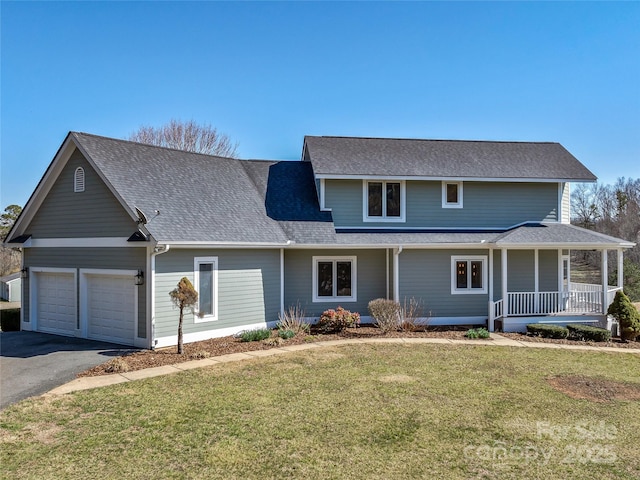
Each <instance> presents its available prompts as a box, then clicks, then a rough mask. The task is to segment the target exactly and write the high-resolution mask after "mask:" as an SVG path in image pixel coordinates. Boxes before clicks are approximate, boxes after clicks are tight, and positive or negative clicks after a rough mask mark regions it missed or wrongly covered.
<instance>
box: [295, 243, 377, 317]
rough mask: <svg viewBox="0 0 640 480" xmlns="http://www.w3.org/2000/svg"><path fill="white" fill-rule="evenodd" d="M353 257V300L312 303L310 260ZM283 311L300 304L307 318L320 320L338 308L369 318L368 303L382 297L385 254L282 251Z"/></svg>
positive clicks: (340, 251)
mask: <svg viewBox="0 0 640 480" xmlns="http://www.w3.org/2000/svg"><path fill="white" fill-rule="evenodd" d="M314 256H326V257H331V256H333V257H347V256H355V257H356V268H357V280H356V281H357V284H356V288H357V292H356V293H357V295H356V297H357V298H356V301H355V302H351V301H337V300H330V301H327V302H313V257H314ZM284 264H285V267H284V268H285V289H284V291H285V308H287V307H288V306H291V305H296V304H299V305H300V306H301V307H302V309H303V310H304V311H305V315H306V316H307V317H319V316H320V315H321V314H322V312H324V311H325V310H327V309H329V308H336V307H338V306H341V307H343V308H345V309H347V310H350V311H352V312H358V313H359V314H360V315H362V316H367V315H369V312H368V304H369V302H370V301H371V300H373V299H374V298H385V296H386V294H387V286H386V264H387V260H386V254H385V250H384V249H380V250H287V251H285V262H284Z"/></svg>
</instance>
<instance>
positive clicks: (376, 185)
mask: <svg viewBox="0 0 640 480" xmlns="http://www.w3.org/2000/svg"><path fill="white" fill-rule="evenodd" d="M363 197H364V198H363V204H364V212H363V213H364V215H363V220H364V221H365V222H404V218H405V182H404V181H379V180H372V181H365V182H364V187H363Z"/></svg>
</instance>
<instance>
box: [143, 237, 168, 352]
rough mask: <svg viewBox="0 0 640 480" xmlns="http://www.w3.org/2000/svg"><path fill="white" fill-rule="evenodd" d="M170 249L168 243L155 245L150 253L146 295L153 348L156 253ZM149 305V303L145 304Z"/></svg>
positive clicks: (160, 253) (154, 335)
mask: <svg viewBox="0 0 640 480" xmlns="http://www.w3.org/2000/svg"><path fill="white" fill-rule="evenodd" d="M170 249H171V246H170V245H156V246H155V247H154V249H153V252H152V253H151V255H150V258H151V260H150V267H149V270H150V272H151V274H150V275H149V278H150V280H149V290H150V291H149V292H148V295H147V298H148V299H149V300H148V301H149V302H150V308H149V310H148V311H150V312H151V315H150V320H151V321H150V322H149V329H148V330H149V335H150V336H149V343H150V345H149V346H150V348H154V347H155V344H156V257H157V256H158V255H162V254H163V253H167V252H168V251H169V250H170ZM147 305H149V304H147Z"/></svg>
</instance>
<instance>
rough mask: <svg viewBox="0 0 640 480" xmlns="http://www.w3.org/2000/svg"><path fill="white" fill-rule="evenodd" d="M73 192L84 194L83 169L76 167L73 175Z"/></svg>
mask: <svg viewBox="0 0 640 480" xmlns="http://www.w3.org/2000/svg"><path fill="white" fill-rule="evenodd" d="M73 191H74V192H84V168H82V167H78V168H76V171H75V173H74V175H73Z"/></svg>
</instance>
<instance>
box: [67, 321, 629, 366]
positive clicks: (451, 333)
mask: <svg viewBox="0 0 640 480" xmlns="http://www.w3.org/2000/svg"><path fill="white" fill-rule="evenodd" d="M469 328H471V327H470V326H457V327H456V326H454V327H427V329H426V330H421V331H415V332H388V333H383V332H381V331H380V329H378V328H376V327H373V326H368V325H363V326H359V327H358V328H348V329H346V330H344V331H342V332H339V333H331V334H326V333H320V332H318V331H316V330H314V329H313V328H312V330H311V332H310V334H308V335H304V334H300V335H296V336H295V337H293V338H291V339H288V340H282V339H279V338H277V337H276V334H275V332H274V335H273V336H272V337H271V338H270V339H268V340H265V341H261V342H242V341H241V340H240V339H239V338H236V337H234V336H229V337H221V338H212V339H210V340H203V341H201V342H193V343H187V344H185V345H184V353H183V354H182V355H179V354H178V353H176V351H177V348H176V347H166V348H160V349H157V350H140V351H137V352H132V353H129V354H125V355H123V356H122V357H117V358H116V359H112V360H110V361H108V362H106V363H103V364H101V365H98V366H96V367H93V368H91V369H89V370H86V371H84V372H82V373H80V374H79V375H78V376H79V377H92V376H98V375H108V374H111V373H117V372H118V371H120V372H124V371H134V370H141V369H143V368H150V367H160V366H164V365H173V364H176V363H181V362H186V361H189V360H195V359H201V358H207V357H215V356H218V355H225V354H229V353H242V352H251V351H255V350H268V349H270V348H274V347H279V346H288V345H299V344H303V343H309V342H322V341H327V340H340V339H347V338H362V339H365V338H400V337H402V338H443V339H449V340H467V338H466V337H465V333H466V332H467V330H468V329H469ZM500 335H502V336H504V337H507V338H511V339H513V340H518V341H527V342H545V343H561V344H565V345H594V346H601V347H602V346H606V347H619V348H640V343H639V342H630V343H622V342H619V341H611V342H607V343H597V344H596V343H594V342H576V341H573V340H554V339H546V338H539V337H530V336H527V335H526V334H520V333H500ZM123 367H124V369H122V370H121V368H123Z"/></svg>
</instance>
